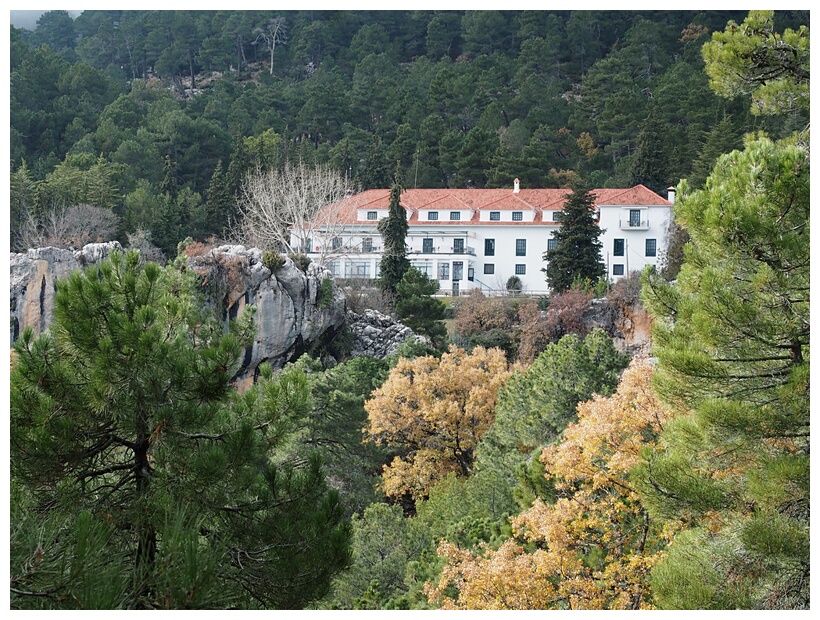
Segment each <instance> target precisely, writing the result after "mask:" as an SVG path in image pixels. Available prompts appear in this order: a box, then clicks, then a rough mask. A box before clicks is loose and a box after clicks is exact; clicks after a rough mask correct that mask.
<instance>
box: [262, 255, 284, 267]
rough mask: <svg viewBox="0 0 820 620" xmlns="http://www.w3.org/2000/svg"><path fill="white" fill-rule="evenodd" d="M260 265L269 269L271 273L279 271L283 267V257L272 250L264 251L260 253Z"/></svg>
mask: <svg viewBox="0 0 820 620" xmlns="http://www.w3.org/2000/svg"><path fill="white" fill-rule="evenodd" d="M262 264H263V265H264V266H265V267H267V268H268V269H270V271H271V272H274V271H276V270H277V269H281V268H282V267H284V265H285V257H284V256H282V255H281V254H280V253H279V252H274V251H273V250H265V251H264V252H263V253H262Z"/></svg>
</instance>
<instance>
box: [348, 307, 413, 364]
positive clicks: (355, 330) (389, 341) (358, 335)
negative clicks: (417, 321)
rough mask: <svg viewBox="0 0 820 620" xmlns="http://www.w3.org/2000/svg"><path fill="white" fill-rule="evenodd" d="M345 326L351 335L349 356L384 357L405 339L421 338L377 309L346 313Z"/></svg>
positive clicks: (389, 354)
mask: <svg viewBox="0 0 820 620" xmlns="http://www.w3.org/2000/svg"><path fill="white" fill-rule="evenodd" d="M347 327H348V329H349V330H350V332H351V333H352V335H353V345H352V346H351V349H350V356H351V357H373V358H376V359H384V358H385V357H389V356H391V355H394V354H395V353H396V351H397V350H398V348H399V346H401V345H402V344H403V343H404V342H405V341H407V340H423V338H422V337H421V336H418V335H416V334H415V333H414V332H413V330H412V329H410V328H409V327H407V326H406V325H403V324H402V323H399V322H398V321H395V320H393V319H392V318H390V317H389V316H387V315H385V314H382V313H381V312H378V311H377V310H370V309H368V310H364V311H363V312H362V313H361V314H356V313H355V312H353V311H352V310H349V311H348V313H347Z"/></svg>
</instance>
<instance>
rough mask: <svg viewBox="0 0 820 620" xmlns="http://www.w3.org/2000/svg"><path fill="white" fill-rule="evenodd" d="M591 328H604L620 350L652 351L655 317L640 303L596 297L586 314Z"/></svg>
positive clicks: (586, 320) (633, 353) (642, 352)
mask: <svg viewBox="0 0 820 620" xmlns="http://www.w3.org/2000/svg"><path fill="white" fill-rule="evenodd" d="M582 320H583V322H584V323H585V324H586V325H588V326H589V328H590V329H594V328H596V327H600V328H602V329H603V330H604V331H605V332H607V333H608V334H609V335H610V336H611V337H612V339H613V341H614V343H615V347H616V348H617V349H618V350H619V351H623V352H625V353H628V354H629V355H631V356H634V355H648V354H649V353H650V349H651V343H652V319H651V317H650V316H649V313H648V312H647V311H646V309H645V308H644V307H643V306H642V305H641V304H640V303H634V304H624V305H615V304H612V303H610V302H609V300H607V299H605V298H604V299H593V300H592V303H591V304H590V306H589V308H588V309H587V310H586V311H585V312H584V314H583V316H582Z"/></svg>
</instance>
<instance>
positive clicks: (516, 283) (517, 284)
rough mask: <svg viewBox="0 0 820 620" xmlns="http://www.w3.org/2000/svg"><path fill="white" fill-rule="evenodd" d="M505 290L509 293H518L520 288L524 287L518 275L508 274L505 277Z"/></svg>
mask: <svg viewBox="0 0 820 620" xmlns="http://www.w3.org/2000/svg"><path fill="white" fill-rule="evenodd" d="M506 288H507V291H508V292H510V293H513V294H514V293H520V292H521V290H522V289H523V288H524V286H523V284H521V278H519V277H518V276H510V277H509V278H507V285H506Z"/></svg>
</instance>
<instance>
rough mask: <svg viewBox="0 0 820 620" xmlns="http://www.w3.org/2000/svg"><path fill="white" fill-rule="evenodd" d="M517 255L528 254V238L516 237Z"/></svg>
mask: <svg viewBox="0 0 820 620" xmlns="http://www.w3.org/2000/svg"><path fill="white" fill-rule="evenodd" d="M515 255H516V256H526V255H527V240H526V239H516V240H515Z"/></svg>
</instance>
